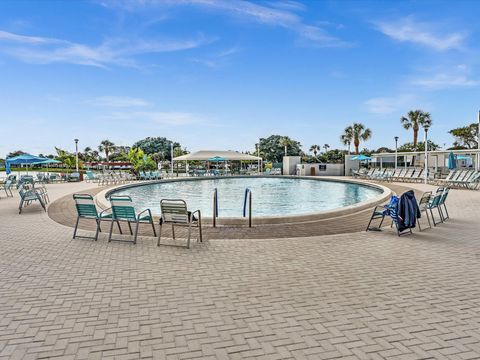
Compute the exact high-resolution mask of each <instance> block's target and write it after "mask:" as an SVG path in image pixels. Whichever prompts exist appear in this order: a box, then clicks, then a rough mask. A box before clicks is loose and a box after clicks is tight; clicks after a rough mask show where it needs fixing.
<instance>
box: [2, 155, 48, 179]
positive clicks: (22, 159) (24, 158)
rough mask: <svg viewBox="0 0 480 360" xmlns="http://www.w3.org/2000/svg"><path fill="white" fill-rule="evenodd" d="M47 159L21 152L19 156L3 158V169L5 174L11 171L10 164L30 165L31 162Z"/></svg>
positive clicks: (36, 162) (35, 162)
mask: <svg viewBox="0 0 480 360" xmlns="http://www.w3.org/2000/svg"><path fill="white" fill-rule="evenodd" d="M45 160H47V159H45V158H42V157H39V156H34V155H30V154H22V155H19V156H15V157H13V158H9V159H6V160H5V170H6V173H7V175H9V174H10V173H11V172H12V171H11V169H10V167H11V166H12V165H31V164H39V163H40V164H41V163H42V162H43V161H45Z"/></svg>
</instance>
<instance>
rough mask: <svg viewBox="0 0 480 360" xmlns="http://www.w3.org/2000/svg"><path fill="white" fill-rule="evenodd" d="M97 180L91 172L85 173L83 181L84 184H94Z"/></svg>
mask: <svg viewBox="0 0 480 360" xmlns="http://www.w3.org/2000/svg"><path fill="white" fill-rule="evenodd" d="M96 180H97V179H96V178H95V175H94V174H93V172H92V171H91V170H87V171H86V172H85V181H86V182H95V181H96Z"/></svg>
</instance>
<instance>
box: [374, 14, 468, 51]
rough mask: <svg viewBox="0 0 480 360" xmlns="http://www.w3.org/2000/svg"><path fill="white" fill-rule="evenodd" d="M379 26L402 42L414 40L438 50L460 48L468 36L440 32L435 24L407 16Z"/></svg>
mask: <svg viewBox="0 0 480 360" xmlns="http://www.w3.org/2000/svg"><path fill="white" fill-rule="evenodd" d="M377 28H378V30H379V31H381V32H382V33H383V34H385V35H387V36H389V37H390V38H392V39H394V40H397V41H401V42H412V43H416V44H419V45H423V46H426V47H429V48H432V49H434V50H437V51H445V50H450V49H458V48H461V47H462V43H463V41H464V39H465V37H466V34H465V33H461V32H453V33H449V34H440V33H438V32H437V31H436V29H435V26H433V25H432V24H428V23H422V22H419V21H416V20H415V19H414V18H413V17H406V18H403V19H400V20H398V21H393V22H390V21H389V22H379V23H377Z"/></svg>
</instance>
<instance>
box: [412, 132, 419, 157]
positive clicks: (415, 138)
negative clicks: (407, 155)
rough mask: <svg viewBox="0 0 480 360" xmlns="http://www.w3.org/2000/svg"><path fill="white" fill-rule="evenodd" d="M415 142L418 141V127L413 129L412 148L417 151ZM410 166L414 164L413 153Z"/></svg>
mask: <svg viewBox="0 0 480 360" xmlns="http://www.w3.org/2000/svg"><path fill="white" fill-rule="evenodd" d="M417 143H418V129H415V128H414V129H413V150H414V151H417ZM411 165H412V166H415V155H414V156H412V164H411Z"/></svg>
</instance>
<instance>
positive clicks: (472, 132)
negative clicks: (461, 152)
mask: <svg viewBox="0 0 480 360" xmlns="http://www.w3.org/2000/svg"><path fill="white" fill-rule="evenodd" d="M448 133H449V134H450V135H453V137H454V138H455V142H454V143H453V146H454V147H455V148H466V149H476V148H477V147H478V140H477V136H478V124H477V123H473V124H470V125H467V126H463V127H459V128H456V129H452V130H450V131H449V132H448Z"/></svg>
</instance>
